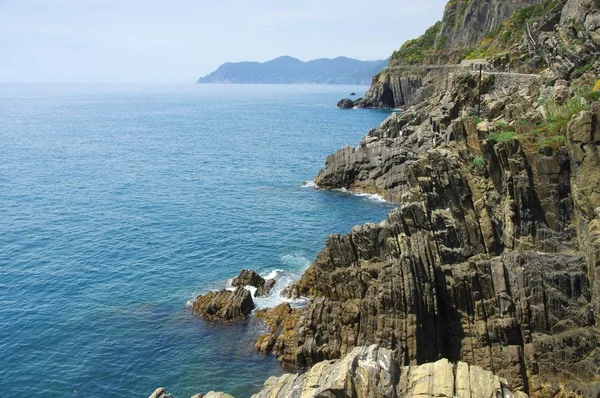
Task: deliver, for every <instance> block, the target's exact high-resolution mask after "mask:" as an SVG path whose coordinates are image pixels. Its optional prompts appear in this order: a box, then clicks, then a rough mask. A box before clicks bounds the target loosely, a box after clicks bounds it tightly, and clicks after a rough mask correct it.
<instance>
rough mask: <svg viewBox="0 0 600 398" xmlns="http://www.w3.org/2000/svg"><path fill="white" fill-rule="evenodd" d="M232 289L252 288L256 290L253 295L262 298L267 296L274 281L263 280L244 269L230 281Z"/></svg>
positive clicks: (254, 273)
mask: <svg viewBox="0 0 600 398" xmlns="http://www.w3.org/2000/svg"><path fill="white" fill-rule="evenodd" d="M231 286H233V287H245V286H252V287H254V288H256V292H255V293H254V295H255V296H256V297H260V296H264V295H267V294H269V292H270V291H271V289H272V288H273V286H275V279H264V278H263V277H262V276H260V275H258V274H257V273H256V272H254V271H252V270H248V269H244V270H242V271H241V272H240V274H239V275H238V276H237V277H235V278H233V280H232V281H231Z"/></svg>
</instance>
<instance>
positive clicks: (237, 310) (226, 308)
mask: <svg viewBox="0 0 600 398" xmlns="http://www.w3.org/2000/svg"><path fill="white" fill-rule="evenodd" d="M254 307H255V306H254V301H253V300H252V294H251V293H250V291H248V290H246V289H244V288H240V287H238V288H236V289H235V291H230V290H221V291H219V292H208V293H206V294H205V295H200V296H198V297H197V298H196V299H195V300H194V301H193V302H192V305H191V308H192V312H193V313H194V314H196V315H198V316H201V317H203V318H205V319H207V320H209V321H218V322H239V321H243V320H244V319H245V318H246V317H247V316H248V315H249V314H250V313H251V312H252V310H253V309H254Z"/></svg>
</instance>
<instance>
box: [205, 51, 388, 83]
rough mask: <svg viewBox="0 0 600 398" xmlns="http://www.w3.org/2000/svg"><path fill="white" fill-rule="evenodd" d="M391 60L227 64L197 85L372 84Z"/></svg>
mask: <svg viewBox="0 0 600 398" xmlns="http://www.w3.org/2000/svg"><path fill="white" fill-rule="evenodd" d="M387 62H388V60H379V61H360V60H358V59H352V58H347V57H337V58H333V59H329V58H320V59H315V60H312V61H307V62H303V61H301V60H299V59H297V58H293V57H288V56H283V57H278V58H275V59H273V60H270V61H267V62H263V63H261V62H235V63H234V62H227V63H225V64H223V65H221V66H220V67H219V68H218V69H217V70H216V71H214V72H212V73H211V74H209V75H207V76H204V77H201V78H200V79H199V80H198V82H197V83H234V84H371V79H372V78H373V75H375V74H376V73H378V72H379V71H380V70H381V69H382V68H383V67H384V66H386V65H387Z"/></svg>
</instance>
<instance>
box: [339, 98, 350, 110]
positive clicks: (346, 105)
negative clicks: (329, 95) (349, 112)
mask: <svg viewBox="0 0 600 398" xmlns="http://www.w3.org/2000/svg"><path fill="white" fill-rule="evenodd" d="M337 107H338V108H340V109H352V108H354V101H352V100H351V99H350V98H344V99H341V100H340V101H339V102H338V103H337Z"/></svg>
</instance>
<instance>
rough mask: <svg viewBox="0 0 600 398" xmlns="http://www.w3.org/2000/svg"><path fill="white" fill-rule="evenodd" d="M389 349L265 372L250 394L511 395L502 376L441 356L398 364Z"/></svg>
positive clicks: (268, 397) (299, 397)
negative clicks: (302, 369)
mask: <svg viewBox="0 0 600 398" xmlns="http://www.w3.org/2000/svg"><path fill="white" fill-rule="evenodd" d="M394 355H395V353H394V352H393V351H390V350H387V349H384V348H379V347H377V346H370V347H358V348H355V349H354V350H352V351H351V352H350V353H348V354H347V355H346V356H345V357H344V358H342V359H339V360H336V361H323V362H320V363H318V364H316V365H315V366H313V367H312V368H311V369H310V370H309V371H308V372H306V373H303V374H286V375H283V376H281V377H271V378H270V379H269V380H267V382H266V383H265V385H264V387H263V389H262V390H261V391H260V392H259V393H258V394H256V395H253V398H284V397H285V398H316V397H344V398H346V397H347V398H378V397H380V398H409V397H415V398H416V397H440V398H444V397H445V398H453V397H481V398H496V397H499V396H501V397H507V398H508V397H515V398H517V397H518V398H525V397H527V395H526V394H524V393H520V392H514V393H513V392H512V391H511V390H510V388H509V387H508V385H507V381H506V380H504V379H501V378H499V377H498V376H495V375H493V374H492V373H491V372H488V371H485V370H483V369H482V368H480V367H478V366H469V365H468V364H467V363H465V362H458V363H456V364H452V363H450V362H449V361H448V360H447V359H442V360H439V361H437V362H433V363H428V364H424V365H421V366H398V364H397V361H396V360H395V358H394Z"/></svg>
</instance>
